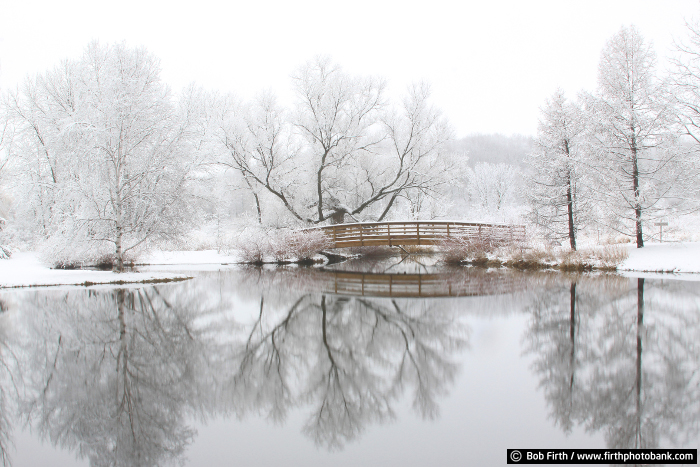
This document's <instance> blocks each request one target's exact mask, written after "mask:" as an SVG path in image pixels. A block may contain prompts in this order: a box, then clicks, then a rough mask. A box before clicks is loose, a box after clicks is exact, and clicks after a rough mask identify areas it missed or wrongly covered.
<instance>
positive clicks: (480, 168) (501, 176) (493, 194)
mask: <svg viewBox="0 0 700 467" xmlns="http://www.w3.org/2000/svg"><path fill="white" fill-rule="evenodd" d="M519 172H520V171H519V170H518V169H517V168H516V167H515V166H514V165H511V164H505V163H503V162H499V163H497V164H491V163H489V162H478V163H477V164H475V165H474V167H473V168H471V167H468V168H467V169H466V170H465V175H466V177H465V184H466V188H467V190H466V191H467V197H468V198H469V201H470V203H471V205H472V207H475V208H476V209H477V210H480V211H482V214H484V215H486V219H488V218H489V216H498V214H500V213H501V212H502V211H503V210H504V209H505V208H506V207H508V206H510V205H512V204H513V203H514V202H515V198H516V194H517V193H518V189H519V181H520V176H519Z"/></svg>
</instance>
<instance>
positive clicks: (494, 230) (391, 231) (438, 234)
mask: <svg viewBox="0 0 700 467" xmlns="http://www.w3.org/2000/svg"><path fill="white" fill-rule="evenodd" d="M305 230H307V231H311V230H320V231H322V232H324V233H325V234H326V235H327V236H328V237H329V238H330V239H332V241H333V244H334V247H335V248H345V247H355V246H397V245H436V244H440V243H442V242H444V241H445V239H446V238H448V237H457V238H464V239H472V238H473V239H479V240H484V239H488V240H490V241H496V242H508V243H512V242H516V241H522V240H524V239H525V234H526V230H525V226H524V225H512V224H482V223H476V222H451V221H391V222H358V223H354V224H334V225H327V226H322V227H312V228H309V229H305Z"/></svg>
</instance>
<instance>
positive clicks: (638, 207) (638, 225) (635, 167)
mask: <svg viewBox="0 0 700 467" xmlns="http://www.w3.org/2000/svg"><path fill="white" fill-rule="evenodd" d="M632 131H634V128H632ZM631 149H632V188H633V189H634V223H635V232H636V234H637V248H642V247H644V237H643V235H642V203H641V201H640V198H639V196H640V193H639V162H638V160H637V141H636V139H635V138H634V137H633V138H632V147H631Z"/></svg>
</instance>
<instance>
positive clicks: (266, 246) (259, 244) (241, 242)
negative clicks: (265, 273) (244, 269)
mask: <svg viewBox="0 0 700 467" xmlns="http://www.w3.org/2000/svg"><path fill="white" fill-rule="evenodd" d="M231 243H232V244H231V249H234V250H237V251H238V253H239V254H240V255H241V259H242V260H243V262H244V263H251V264H262V263H263V262H265V258H266V256H268V255H269V254H270V249H271V248H270V237H269V233H268V232H267V231H265V230H263V229H250V230H246V231H244V232H241V233H240V234H239V235H238V237H237V238H236V239H234V240H233V241H232V242H231Z"/></svg>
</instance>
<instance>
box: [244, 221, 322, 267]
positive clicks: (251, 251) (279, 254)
mask: <svg viewBox="0 0 700 467" xmlns="http://www.w3.org/2000/svg"><path fill="white" fill-rule="evenodd" d="M332 246H333V242H332V241H331V240H330V239H329V238H328V237H327V236H326V235H325V234H324V233H323V232H321V231H320V230H266V229H263V228H251V229H248V230H246V231H244V232H242V233H241V234H240V235H239V236H238V238H236V239H235V241H234V242H233V245H232V247H233V249H235V250H238V252H239V253H240V255H241V259H242V260H243V262H245V263H251V264H262V263H265V262H278V263H280V262H286V261H296V262H308V261H310V260H311V259H312V257H313V256H314V255H315V254H316V253H318V252H319V251H321V250H324V249H326V248H330V247H332Z"/></svg>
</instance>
